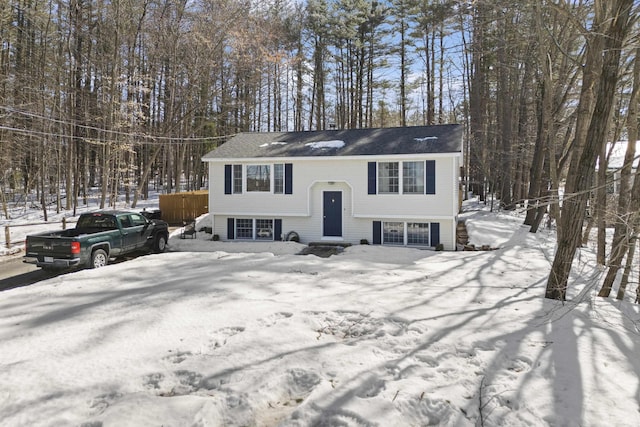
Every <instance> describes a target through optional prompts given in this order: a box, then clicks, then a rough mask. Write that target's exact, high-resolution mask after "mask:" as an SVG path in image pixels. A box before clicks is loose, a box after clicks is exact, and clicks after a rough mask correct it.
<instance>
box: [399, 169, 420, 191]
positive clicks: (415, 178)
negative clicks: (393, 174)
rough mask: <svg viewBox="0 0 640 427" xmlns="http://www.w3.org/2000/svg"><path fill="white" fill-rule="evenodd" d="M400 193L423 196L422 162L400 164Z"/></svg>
mask: <svg viewBox="0 0 640 427" xmlns="http://www.w3.org/2000/svg"><path fill="white" fill-rule="evenodd" d="M402 193H403V194H424V162H402Z"/></svg>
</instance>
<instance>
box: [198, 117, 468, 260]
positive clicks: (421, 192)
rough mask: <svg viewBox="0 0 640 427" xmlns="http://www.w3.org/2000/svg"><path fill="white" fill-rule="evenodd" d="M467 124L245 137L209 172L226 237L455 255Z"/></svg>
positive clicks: (216, 155) (212, 156)
mask: <svg viewBox="0 0 640 427" xmlns="http://www.w3.org/2000/svg"><path fill="white" fill-rule="evenodd" d="M462 136H463V130H462V126H461V125H455V124H453V125H437V126H416V127H398V128H379V129H349V130H324V131H305V132H259V133H240V134H238V135H236V136H234V137H232V138H231V139H229V140H228V141H227V142H226V143H224V144H222V145H221V146H219V147H218V148H216V149H214V150H213V151H211V152H209V153H207V154H206V155H205V156H204V157H203V158H202V160H203V161H205V162H207V163H208V166H209V211H210V214H211V217H212V222H213V224H212V230H213V234H214V235H218V237H219V238H220V239H221V240H227V241H235V240H238V241H240V240H245V241H246V240H258V241H259V240H265V241H273V240H289V239H291V238H292V236H294V235H297V236H298V238H299V241H300V242H301V243H312V242H313V243H317V242H320V243H322V242H331V243H350V244H360V243H361V242H363V241H364V240H366V241H367V242H369V243H371V244H375V245H404V246H411V247H419V248H436V247H438V246H440V248H442V249H445V250H455V249H456V225H457V219H458V213H459V210H460V166H461V165H462V164H463V158H462V156H463V149H462Z"/></svg>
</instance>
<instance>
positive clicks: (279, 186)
mask: <svg viewBox="0 0 640 427" xmlns="http://www.w3.org/2000/svg"><path fill="white" fill-rule="evenodd" d="M273 192H274V193H275V194H284V164H282V163H276V164H275V165H273Z"/></svg>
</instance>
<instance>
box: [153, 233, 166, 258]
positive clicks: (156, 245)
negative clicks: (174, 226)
mask: <svg viewBox="0 0 640 427" xmlns="http://www.w3.org/2000/svg"><path fill="white" fill-rule="evenodd" d="M166 248H167V236H165V235H164V234H158V235H157V236H156V239H155V240H154V241H153V250H154V252H158V253H160V252H164V250H165V249H166Z"/></svg>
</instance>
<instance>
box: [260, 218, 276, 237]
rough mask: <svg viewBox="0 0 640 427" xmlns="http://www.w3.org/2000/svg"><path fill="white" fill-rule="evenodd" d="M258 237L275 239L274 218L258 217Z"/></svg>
mask: <svg viewBox="0 0 640 427" xmlns="http://www.w3.org/2000/svg"><path fill="white" fill-rule="evenodd" d="M256 239H257V240H273V220H272V219H256Z"/></svg>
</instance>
